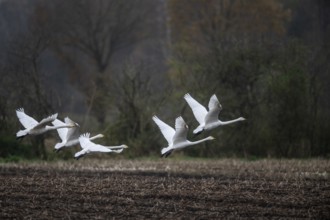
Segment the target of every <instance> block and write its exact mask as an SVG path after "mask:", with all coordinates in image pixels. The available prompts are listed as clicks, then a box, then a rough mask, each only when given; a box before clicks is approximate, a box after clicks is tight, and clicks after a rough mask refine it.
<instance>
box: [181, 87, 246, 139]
mask: <svg viewBox="0 0 330 220" xmlns="http://www.w3.org/2000/svg"><path fill="white" fill-rule="evenodd" d="M184 99H185V100H186V101H187V103H188V105H189V106H190V108H191V110H192V112H193V114H194V116H195V118H196V120H197V121H198V122H199V126H198V127H197V128H196V129H195V130H194V131H193V133H194V134H199V133H201V132H202V131H208V130H212V129H214V128H216V127H219V126H222V125H227V124H231V123H235V122H238V121H244V120H245V118H243V117H239V118H237V119H234V120H230V121H220V120H219V119H218V115H219V113H220V111H221V109H222V106H221V104H220V103H219V100H218V98H217V96H216V95H215V94H214V95H212V96H211V98H210V101H209V111H207V110H206V108H205V107H204V106H203V105H201V104H200V103H199V102H197V101H196V100H195V99H194V98H193V97H191V96H190V94H189V93H187V94H186V95H185V96H184Z"/></svg>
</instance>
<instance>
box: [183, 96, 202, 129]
mask: <svg viewBox="0 0 330 220" xmlns="http://www.w3.org/2000/svg"><path fill="white" fill-rule="evenodd" d="M184 99H185V100H186V101H187V103H188V105H189V106H190V108H191V110H192V112H193V114H194V116H195V118H196V120H197V121H198V123H199V124H204V123H205V122H204V121H205V116H206V114H207V110H206V108H205V107H204V106H202V105H201V104H200V103H199V102H197V101H196V100H195V99H194V98H193V97H191V95H190V94H189V93H187V94H185V95H184Z"/></svg>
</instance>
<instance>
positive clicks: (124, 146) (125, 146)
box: [120, 144, 128, 148]
mask: <svg viewBox="0 0 330 220" xmlns="http://www.w3.org/2000/svg"><path fill="white" fill-rule="evenodd" d="M120 147H122V148H128V146H127V145H126V144H122V145H120Z"/></svg>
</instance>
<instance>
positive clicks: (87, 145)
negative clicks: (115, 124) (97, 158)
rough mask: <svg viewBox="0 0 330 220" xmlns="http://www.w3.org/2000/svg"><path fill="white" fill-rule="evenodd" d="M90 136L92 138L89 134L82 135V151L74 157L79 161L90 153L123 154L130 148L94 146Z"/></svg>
mask: <svg viewBox="0 0 330 220" xmlns="http://www.w3.org/2000/svg"><path fill="white" fill-rule="evenodd" d="M89 136H90V134H89V133H85V134H82V135H80V137H79V142H80V146H81V148H82V150H81V151H79V152H77V153H76V154H75V155H74V157H75V158H76V159H77V160H78V159H79V158H81V157H83V156H85V155H86V154H89V153H97V152H114V153H121V152H122V151H123V150H124V148H128V146H127V145H125V144H122V145H119V146H103V145H100V144H94V143H93V142H91V141H90V138H89Z"/></svg>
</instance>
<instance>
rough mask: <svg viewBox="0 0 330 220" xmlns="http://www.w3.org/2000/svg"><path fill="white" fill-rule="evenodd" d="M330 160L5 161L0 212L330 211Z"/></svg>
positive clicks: (223, 214)
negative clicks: (15, 162)
mask: <svg viewBox="0 0 330 220" xmlns="http://www.w3.org/2000/svg"><path fill="white" fill-rule="evenodd" d="M329 165H330V163H329V161H328V160H303V161H302V160H260V161H253V162H251V161H250V162H249V161H242V160H229V159H225V160H196V161H178V160H173V159H159V160H155V161H150V160H149V161H140V160H111V159H109V160H105V159H101V160H96V159H89V158H83V159H82V160H80V161H69V162H52V163H26V164H24V163H18V164H0V219H13V218H15V219H22V218H28V219H54V218H58V219H71V218H72V219H113V218H116V219H146V218H148V219H150V218H161V219H178V218H185V219H192V218H198V219H222V218H233V219H237V218H249V219H250V218H263V219H264V218H277V219H278V218H284V219H288V218H293V219H297V218H314V219H326V218H330V182H329V171H330V170H329V169H330V168H329V167H330V166H329Z"/></svg>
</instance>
